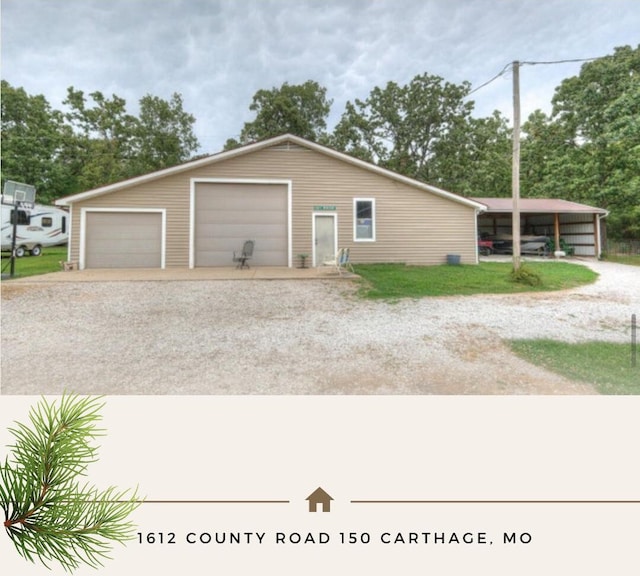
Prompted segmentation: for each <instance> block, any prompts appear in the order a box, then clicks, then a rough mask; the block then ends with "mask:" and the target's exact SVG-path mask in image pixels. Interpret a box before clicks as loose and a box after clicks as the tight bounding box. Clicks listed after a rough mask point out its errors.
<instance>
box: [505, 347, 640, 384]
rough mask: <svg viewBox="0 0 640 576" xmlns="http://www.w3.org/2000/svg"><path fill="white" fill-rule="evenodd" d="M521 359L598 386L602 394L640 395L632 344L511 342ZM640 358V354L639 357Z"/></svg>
mask: <svg viewBox="0 0 640 576" xmlns="http://www.w3.org/2000/svg"><path fill="white" fill-rule="evenodd" d="M509 345H510V346H511V349H512V350H513V352H514V353H515V354H517V355H518V356H520V357H521V358H523V359H525V360H527V361H528V362H531V363H532V364H535V365H537V366H542V367H544V368H546V369H547V370H550V371H552V372H555V373H557V374H561V375H562V376H565V377H567V378H570V379H571V380H577V381H579V382H585V383H586V384H593V385H595V386H596V388H597V389H598V391H599V392H600V393H601V394H640V358H637V362H636V366H633V365H632V349H631V343H629V344H619V343H612V342H596V341H594V342H582V343H578V344H571V343H568V342H561V341H558V340H545V339H540V340H511V341H509ZM638 356H640V354H638Z"/></svg>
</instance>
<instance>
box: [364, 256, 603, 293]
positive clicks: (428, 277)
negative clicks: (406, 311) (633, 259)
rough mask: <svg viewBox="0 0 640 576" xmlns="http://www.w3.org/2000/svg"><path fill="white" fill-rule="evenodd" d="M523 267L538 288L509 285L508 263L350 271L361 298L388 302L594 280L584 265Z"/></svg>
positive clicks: (384, 266)
mask: <svg viewBox="0 0 640 576" xmlns="http://www.w3.org/2000/svg"><path fill="white" fill-rule="evenodd" d="M526 267H527V268H529V269H530V270H531V271H532V272H535V273H537V274H538V275H539V276H540V277H541V278H542V284H541V285H540V286H528V285H525V284H520V283H516V282H513V281H512V280H511V278H510V273H511V271H512V269H513V266H512V264H511V263H510V262H481V263H480V264H477V265H459V266H451V265H447V264H443V265H441V266H406V265H404V264H358V265H356V266H354V269H355V272H356V273H357V274H358V275H359V276H361V278H362V280H361V288H360V295H361V296H363V297H365V298H389V299H399V298H422V297H425V296H457V295H469V294H507V293H518V292H530V291H538V292H540V291H545V290H563V289H567V288H575V287H576V286H581V285H583V284H589V283H591V282H594V281H595V280H596V278H597V277H598V275H597V274H596V273H595V272H594V271H593V270H591V269H590V268H587V267H586V266H582V265H578V264H569V263H567V262H555V261H552V262H527V263H526Z"/></svg>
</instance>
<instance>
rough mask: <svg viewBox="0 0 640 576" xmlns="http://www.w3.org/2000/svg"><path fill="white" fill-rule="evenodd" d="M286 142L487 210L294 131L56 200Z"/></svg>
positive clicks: (69, 200) (73, 198) (117, 187)
mask: <svg viewBox="0 0 640 576" xmlns="http://www.w3.org/2000/svg"><path fill="white" fill-rule="evenodd" d="M284 143H291V144H295V145H298V146H301V147H303V148H308V149H310V150H313V151H315V152H319V153H320V154H324V155H326V156H330V157H332V158H336V159H337V160H341V161H342V162H346V163H348V164H352V165H353V166H357V167H359V168H362V169H364V170H368V171H370V172H374V173H376V174H380V175H381V176H384V177H385V178H390V179H392V180H396V181H398V182H402V183H404V184H407V185H409V186H413V187H414V188H419V189H420V190H423V191H425V192H430V193H431V194H435V195H436V196H441V197H443V198H447V199H449V200H452V201H454V202H458V203H460V204H464V205H466V206H470V207H472V208H475V209H476V210H479V211H484V209H485V206H484V205H483V204H481V203H480V202H477V201H476V200H474V199H471V198H465V197H463V196H459V195H458V194H454V193H453V192H447V191H446V190H442V189H441V188H437V187H436V186H431V185H429V184H425V183H423V182H419V181H418V180H414V179H413V178H409V177H407V176H402V175H401V174H398V173H396V172H392V171H391V170H387V169H386V168H381V167H380V166H376V165H375V164H371V163H370V162H365V161H364V160H360V159H358V158H355V157H353V156H349V155H348V154H345V153H343V152H338V151H337V150H333V149H332V148H328V147H326V146H322V145H321V144H317V143H315V142H311V141H310V140H306V139H304V138H301V137H299V136H294V135H293V134H283V135H282V136H276V137H274V138H269V139H267V140H262V141H260V142H254V143H253V144H247V145H246V146H242V147H240V148H234V149H233V150H226V151H224V152H219V153H217V154H213V155H211V156H207V157H205V158H199V159H198V160H192V161H190V162H185V163H184V164H179V165H178V166H172V167H171V168H164V169H163V170H158V171H156V172H150V173H148V174H143V175H142V176H136V177H135V178H130V179H129V180H123V181H121V182H116V183H115V184H109V185H107V186H101V187H99V188H94V189H92V190H87V191H86V192H80V193H78V194H73V195H71V196H66V197H64V198H60V199H58V200H56V202H55V203H56V204H57V205H59V206H69V205H71V204H73V203H74V202H80V201H82V200H88V199H90V198H95V197H96V196H102V195H103V194H109V193H111V192H115V191H117V190H123V189H125V188H130V187H132V186H137V185H138V184H143V183H145V182H151V181H153V180H158V179H159V178H164V177H165V176H171V175H175V174H179V173H181V172H186V171H188V170H193V169H194V168H200V167H202V166H209V165H211V164H216V163H218V162H223V161H225V160H229V159H231V158H236V157H239V156H244V155H246V154H251V153H252V152H257V151H258V150H263V149H265V148H270V147H272V146H278V145H281V144H284Z"/></svg>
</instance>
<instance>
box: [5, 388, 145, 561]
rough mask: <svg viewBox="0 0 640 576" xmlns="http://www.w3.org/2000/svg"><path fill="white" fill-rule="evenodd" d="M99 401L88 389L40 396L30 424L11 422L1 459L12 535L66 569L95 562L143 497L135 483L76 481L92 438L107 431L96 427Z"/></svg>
mask: <svg viewBox="0 0 640 576" xmlns="http://www.w3.org/2000/svg"><path fill="white" fill-rule="evenodd" d="M103 406H104V403H102V402H101V401H100V399H99V398H91V397H87V398H80V397H78V396H63V397H62V399H61V400H60V403H59V404H58V405H56V403H55V402H53V403H51V404H49V403H48V402H47V401H46V400H43V401H41V402H39V403H38V404H37V406H36V407H34V408H32V410H31V412H30V413H29V420H30V426H27V425H25V424H21V423H18V424H17V426H16V427H15V428H11V429H10V430H9V431H10V432H11V434H12V435H13V436H14V438H15V440H16V442H15V444H14V445H12V446H10V448H12V458H11V460H10V459H9V457H7V458H6V459H5V462H4V464H3V465H0V506H1V507H2V509H3V510H4V516H5V519H4V527H5V530H6V532H7V534H8V536H9V538H10V539H11V540H12V541H13V543H14V545H15V547H16V549H17V551H18V553H19V554H20V555H21V556H23V557H24V558H25V559H27V560H30V561H31V562H35V561H36V560H40V561H41V562H42V563H43V564H44V565H45V566H47V567H50V563H51V562H53V561H57V562H59V563H60V565H61V566H62V567H63V568H64V569H65V570H67V571H69V572H72V571H73V570H75V569H76V568H78V567H79V566H80V565H81V564H88V565H89V566H92V567H94V568H97V567H99V566H102V565H103V561H104V560H106V559H108V558H109V552H110V550H111V548H112V543H113V542H120V543H124V542H126V541H127V540H130V539H131V538H133V537H134V535H135V526H134V525H133V524H132V523H131V522H130V521H128V520H127V518H128V517H129V515H130V514H131V512H133V510H135V509H136V508H137V507H138V506H139V505H140V503H141V500H140V499H139V497H138V495H137V490H133V491H131V490H124V491H118V490H117V489H116V488H114V487H111V488H107V489H106V490H103V491H98V490H97V489H96V488H94V487H92V486H91V485H89V484H84V485H81V484H80V482H79V477H82V476H85V475H86V470H87V467H88V466H89V464H91V463H92V462H95V461H96V460H97V448H96V447H95V446H94V445H92V442H93V441H94V440H95V439H96V438H98V437H99V436H102V435H103V434H104V432H103V430H101V429H99V428H97V427H96V423H97V421H98V420H100V418H101V417H100V414H99V412H100V409H101V408H102V407H103Z"/></svg>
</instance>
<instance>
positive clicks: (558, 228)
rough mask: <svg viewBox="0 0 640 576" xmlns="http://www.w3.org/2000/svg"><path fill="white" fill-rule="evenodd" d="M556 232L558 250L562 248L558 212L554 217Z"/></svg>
mask: <svg viewBox="0 0 640 576" xmlns="http://www.w3.org/2000/svg"><path fill="white" fill-rule="evenodd" d="M554 233H555V241H556V244H555V246H556V252H557V251H558V250H562V248H560V214H558V213H557V212H556V214H555V219H554Z"/></svg>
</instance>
